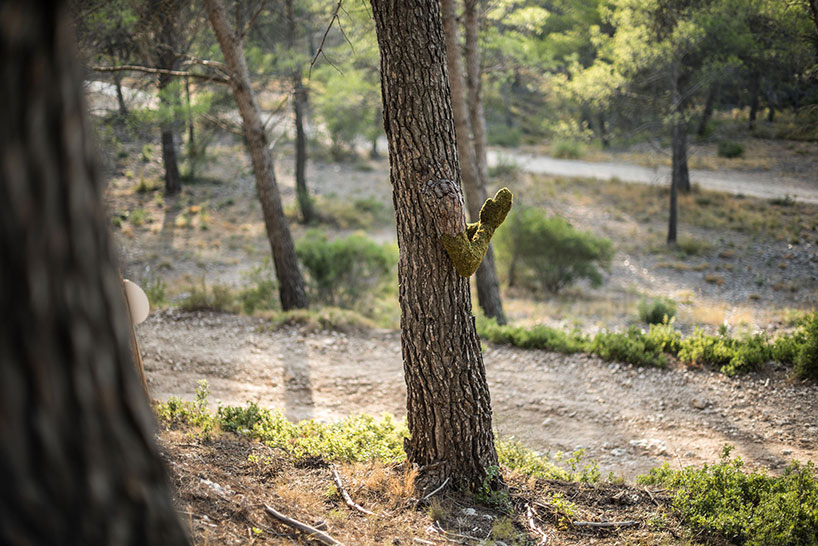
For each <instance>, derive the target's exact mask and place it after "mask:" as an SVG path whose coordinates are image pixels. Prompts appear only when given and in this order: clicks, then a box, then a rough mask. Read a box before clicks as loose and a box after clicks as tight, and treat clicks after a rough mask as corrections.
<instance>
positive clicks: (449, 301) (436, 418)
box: [372, 0, 497, 488]
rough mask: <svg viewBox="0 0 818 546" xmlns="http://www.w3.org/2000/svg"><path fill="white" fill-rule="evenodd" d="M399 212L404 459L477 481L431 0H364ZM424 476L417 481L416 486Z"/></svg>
mask: <svg viewBox="0 0 818 546" xmlns="http://www.w3.org/2000/svg"><path fill="white" fill-rule="evenodd" d="M372 8H373V14H374V18H375V24H376V30H377V34H378V44H379V47H380V51H381V87H382V93H383V105H384V125H385V128H386V136H387V139H388V141H389V163H390V166H391V181H392V188H393V200H394V205H395V213H396V217H397V233H398V244H399V246H400V262H399V266H398V275H399V282H400V290H399V293H400V305H401V346H402V351H403V362H404V371H405V377H406V385H407V413H408V422H409V430H410V432H411V434H412V439H411V440H410V441H408V442H407V445H406V451H407V457H408V458H409V461H410V462H412V463H417V464H418V465H420V466H421V468H422V472H421V481H422V479H423V478H429V479H430V485H432V484H433V483H439V481H440V480H442V479H443V477H444V476H450V477H452V479H453V481H454V483H455V485H456V486H458V487H461V488H475V487H477V486H478V485H479V484H480V483H481V481H482V480H483V478H484V477H485V474H486V469H487V468H488V467H490V466H492V465H496V464H497V454H496V452H495V449H494V435H493V432H492V428H491V403H490V400H489V391H488V386H487V384H486V376H485V367H484V365H483V359H482V355H481V353H480V342H479V339H478V337H477V333H476V331H475V326H474V318H473V317H472V314H471V298H470V295H469V284H468V280H467V279H465V278H463V277H460V276H459V275H458V274H457V273H456V271H455V269H454V266H453V264H452V262H451V261H450V259H449V257H448V255H447V254H446V251H445V250H444V248H443V245H442V244H441V242H440V236H441V235H442V234H443V233H450V232H451V231H456V230H462V229H465V211H464V210H463V196H462V193H461V190H460V169H459V166H458V159H457V150H456V146H455V128H454V123H453V120H452V108H451V100H450V97H449V82H448V77H447V73H446V49H445V44H444V41H443V32H442V28H441V19H440V12H439V9H438V0H401V1H397V0H372ZM421 486H422V484H421Z"/></svg>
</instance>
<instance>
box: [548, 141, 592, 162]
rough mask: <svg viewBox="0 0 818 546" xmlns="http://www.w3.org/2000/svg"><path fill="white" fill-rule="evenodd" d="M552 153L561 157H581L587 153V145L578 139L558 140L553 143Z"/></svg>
mask: <svg viewBox="0 0 818 546" xmlns="http://www.w3.org/2000/svg"><path fill="white" fill-rule="evenodd" d="M551 155H553V156H554V157H557V158H560V159H579V158H581V157H582V156H583V155H585V146H583V144H582V143H581V142H578V141H576V140H556V141H554V143H553V144H552V145H551Z"/></svg>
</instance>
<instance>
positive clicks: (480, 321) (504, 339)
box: [476, 316, 587, 354]
mask: <svg viewBox="0 0 818 546" xmlns="http://www.w3.org/2000/svg"><path fill="white" fill-rule="evenodd" d="M476 323H477V333H478V334H479V335H480V337H482V338H485V339H487V340H489V341H491V342H492V343H497V344H501V345H514V346H516V347H522V348H524V349H542V350H546V351H555V352H558V353H568V354H570V353H579V352H582V351H584V350H585V348H586V345H587V339H586V338H585V336H583V335H582V333H581V332H579V331H578V330H574V331H572V332H563V331H561V330H556V329H554V328H549V327H548V326H545V325H543V324H536V325H534V326H532V327H530V328H526V327H524V326H512V325H509V324H506V325H502V326H501V325H499V324H497V320H496V319H490V318H486V317H484V316H479V317H477V319H476Z"/></svg>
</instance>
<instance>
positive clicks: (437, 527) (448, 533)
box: [430, 522, 483, 542]
mask: <svg viewBox="0 0 818 546" xmlns="http://www.w3.org/2000/svg"><path fill="white" fill-rule="evenodd" d="M430 527H431V528H432V530H434V531H435V532H438V533H442V534H443V535H444V536H446V537H447V538H448V537H455V538H465V539H467V540H476V541H477V542H481V541H482V540H483V539H482V538H480V537H473V536H471V535H463V534H460V533H455V532H454V531H447V530H446V529H444V528H443V527H441V526H440V525H438V524H437V522H435V523H433V524H432V525H431V526H430ZM449 540H451V539H449Z"/></svg>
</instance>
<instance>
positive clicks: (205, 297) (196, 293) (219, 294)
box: [179, 277, 238, 313]
mask: <svg viewBox="0 0 818 546" xmlns="http://www.w3.org/2000/svg"><path fill="white" fill-rule="evenodd" d="M179 308H180V309H182V310H183V311H224V312H228V313H234V312H236V311H237V310H238V308H237V305H236V294H235V293H234V292H233V290H232V289H231V288H230V287H229V286H223V285H220V284H214V285H212V286H208V285H207V283H206V282H205V279H204V277H202V278H201V282H200V283H199V284H191V285H190V287H189V290H188V293H187V295H186V296H185V297H184V298H182V301H180V302H179Z"/></svg>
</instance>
